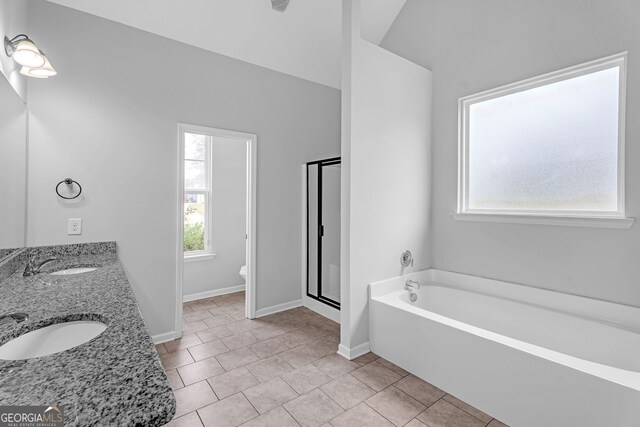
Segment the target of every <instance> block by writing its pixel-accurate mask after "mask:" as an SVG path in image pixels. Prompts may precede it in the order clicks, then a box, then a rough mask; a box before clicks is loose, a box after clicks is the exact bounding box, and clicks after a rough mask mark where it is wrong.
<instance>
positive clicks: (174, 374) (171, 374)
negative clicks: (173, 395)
mask: <svg viewBox="0 0 640 427" xmlns="http://www.w3.org/2000/svg"><path fill="white" fill-rule="evenodd" d="M165 373H166V374H167V379H168V380H169V385H170V386H171V390H178V389H180V388H182V387H184V383H183V382H182V378H180V375H179V374H178V371H177V370H176V369H170V370H168V371H165Z"/></svg>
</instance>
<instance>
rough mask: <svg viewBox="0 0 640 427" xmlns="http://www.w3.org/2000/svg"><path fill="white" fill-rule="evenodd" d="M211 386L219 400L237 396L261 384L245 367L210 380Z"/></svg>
mask: <svg viewBox="0 0 640 427" xmlns="http://www.w3.org/2000/svg"><path fill="white" fill-rule="evenodd" d="M208 381H209V384H210V385H211V388H213V391H214V392H215V393H216V396H218V399H224V398H227V397H229V396H231V395H232V394H236V393H238V392H241V391H243V390H246V389H248V388H249V387H253V386H255V385H258V384H260V383H259V382H258V380H257V379H256V377H254V376H253V375H252V374H251V372H249V371H248V370H247V368H245V367H241V368H236V369H234V370H232V371H229V372H225V373H224V374H220V375H216V376H215V377H213V378H209V380H208Z"/></svg>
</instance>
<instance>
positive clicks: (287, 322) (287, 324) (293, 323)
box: [273, 318, 307, 332]
mask: <svg viewBox="0 0 640 427" xmlns="http://www.w3.org/2000/svg"><path fill="white" fill-rule="evenodd" d="M273 324H274V325H275V326H277V327H278V328H280V329H282V330H283V331H285V332H292V331H296V330H298V329H301V328H304V327H305V326H307V324H306V323H305V322H303V321H301V320H296V319H291V318H279V319H277V320H276V321H274V322H273Z"/></svg>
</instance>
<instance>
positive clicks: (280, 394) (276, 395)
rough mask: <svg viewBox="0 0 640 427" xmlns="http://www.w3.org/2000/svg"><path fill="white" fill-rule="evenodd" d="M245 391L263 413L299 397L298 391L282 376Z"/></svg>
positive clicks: (247, 396) (254, 405)
mask: <svg viewBox="0 0 640 427" xmlns="http://www.w3.org/2000/svg"><path fill="white" fill-rule="evenodd" d="M243 393H244V395H245V397H246V398H247V399H248V400H249V402H251V404H252V405H253V407H254V408H256V410H257V411H258V412H259V413H261V414H264V413H266V412H269V411H270V410H272V409H274V408H277V407H278V406H280V405H282V404H284V403H287V402H288V401H290V400H293V399H295V398H296V397H298V393H296V392H295V391H294V390H293V389H292V388H291V387H290V386H289V384H287V383H286V382H284V381H283V380H282V378H280V377H276V378H273V379H271V380H269V381H267V382H266V383H262V384H259V385H257V386H254V387H251V388H248V389H246V390H245V391H244V392H243Z"/></svg>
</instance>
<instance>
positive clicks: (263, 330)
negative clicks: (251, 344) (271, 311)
mask: <svg viewBox="0 0 640 427" xmlns="http://www.w3.org/2000/svg"><path fill="white" fill-rule="evenodd" d="M251 333H252V334H253V335H254V336H255V337H256V338H257V339H258V341H264V340H268V339H269V338H273V337H277V336H279V335H284V334H286V332H285V330H284V329H280V328H278V327H277V326H274V325H264V326H261V327H259V328H255V329H252V330H251Z"/></svg>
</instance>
